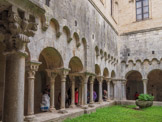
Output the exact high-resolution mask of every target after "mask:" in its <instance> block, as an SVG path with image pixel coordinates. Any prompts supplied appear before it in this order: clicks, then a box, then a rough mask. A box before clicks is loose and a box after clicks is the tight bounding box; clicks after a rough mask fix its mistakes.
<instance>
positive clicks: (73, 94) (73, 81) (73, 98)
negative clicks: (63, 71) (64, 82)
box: [70, 76, 75, 108]
mask: <svg viewBox="0 0 162 122" xmlns="http://www.w3.org/2000/svg"><path fill="white" fill-rule="evenodd" d="M70 80H71V83H72V86H71V105H70V107H71V108H75V76H70Z"/></svg>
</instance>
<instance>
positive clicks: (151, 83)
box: [147, 69, 162, 101]
mask: <svg viewBox="0 0 162 122" xmlns="http://www.w3.org/2000/svg"><path fill="white" fill-rule="evenodd" d="M147 77H148V84H147V92H148V93H149V94H151V95H153V96H154V97H155V98H154V100H155V101H162V70H161V69H154V70H152V71H150V72H149V73H148V76H147Z"/></svg>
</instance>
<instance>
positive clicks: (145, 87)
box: [143, 79, 148, 94]
mask: <svg viewBox="0 0 162 122" xmlns="http://www.w3.org/2000/svg"><path fill="white" fill-rule="evenodd" d="M147 83H148V79H143V87H144V94H147Z"/></svg>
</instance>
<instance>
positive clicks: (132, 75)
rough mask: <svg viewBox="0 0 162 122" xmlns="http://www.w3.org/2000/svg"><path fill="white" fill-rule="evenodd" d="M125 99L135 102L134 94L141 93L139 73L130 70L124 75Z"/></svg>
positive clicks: (140, 76) (141, 83)
mask: <svg viewBox="0 0 162 122" xmlns="http://www.w3.org/2000/svg"><path fill="white" fill-rule="evenodd" d="M125 77H126V79H127V84H126V97H127V99H128V100H135V93H136V92H137V93H138V94H141V93H143V82H142V75H141V73H140V72H139V71H136V70H132V71H129V72H128V73H127V74H126V76H125Z"/></svg>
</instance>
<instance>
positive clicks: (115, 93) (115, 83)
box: [113, 81, 117, 100]
mask: <svg viewBox="0 0 162 122" xmlns="http://www.w3.org/2000/svg"><path fill="white" fill-rule="evenodd" d="M113 84H114V100H117V81H113Z"/></svg>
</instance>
